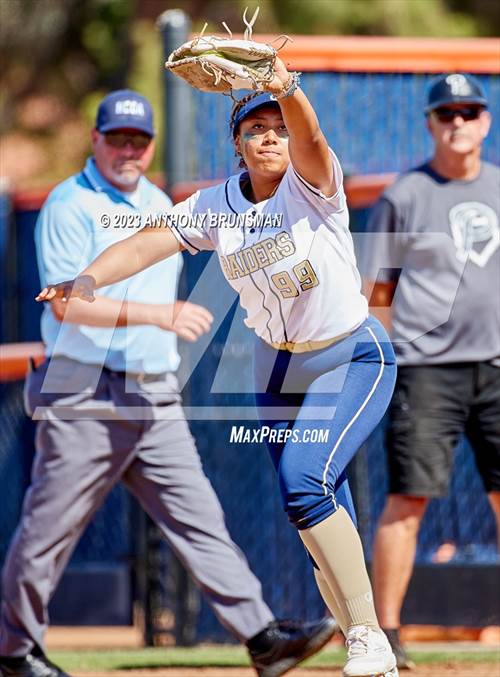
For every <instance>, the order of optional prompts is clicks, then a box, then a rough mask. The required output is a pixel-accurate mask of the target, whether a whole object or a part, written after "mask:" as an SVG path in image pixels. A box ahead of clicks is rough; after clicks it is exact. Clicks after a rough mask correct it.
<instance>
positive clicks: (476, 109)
mask: <svg viewBox="0 0 500 677" xmlns="http://www.w3.org/2000/svg"><path fill="white" fill-rule="evenodd" d="M483 110H484V109H483V108H481V107H480V106H464V107H463V108H445V107H443V108H436V109H435V110H433V111H432V112H433V113H434V115H435V116H436V117H437V119H438V120H439V122H451V121H452V120H454V119H455V118H456V117H457V115H460V117H461V118H462V120H464V122H469V121H470V120H477V119H478V117H479V116H480V115H481V113H482V111H483Z"/></svg>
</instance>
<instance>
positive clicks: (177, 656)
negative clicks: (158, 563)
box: [50, 646, 499, 671]
mask: <svg viewBox="0 0 500 677" xmlns="http://www.w3.org/2000/svg"><path fill="white" fill-rule="evenodd" d="M410 653H411V657H412V658H413V660H414V661H415V662H416V663H417V664H418V663H433V664H439V663H448V662H457V663H458V662H460V663H462V662H463V663H467V662H469V663H476V662H477V663H479V662H482V663H494V662H496V661H498V660H499V653H498V651H496V650H495V649H492V650H491V651H490V650H481V651H477V652H472V651H460V652H454V651H453V648H452V647H451V646H450V650H449V651H444V652H426V651H415V652H410ZM344 657H345V651H344V650H343V649H340V648H338V649H326V650H325V651H322V652H321V653H320V654H319V655H317V656H314V658H311V659H310V660H309V661H307V663H306V664H307V665H310V666H317V667H320V666H324V667H338V666H341V665H343V662H344ZM50 658H51V659H52V660H53V661H54V662H56V663H57V664H58V665H60V666H61V667H62V668H64V669H66V670H68V671H72V670H127V669H135V668H143V669H144V668H160V667H186V668H187V667H191V668H192V667H200V666H204V667H239V666H246V665H249V662H248V658H247V653H246V651H245V649H244V648H243V647H238V646H199V647H193V648H192V649H182V648H169V649H156V648H155V649H123V650H121V651H117V650H113V651H103V650H101V651H90V650H89V651H85V650H81V651H52V652H51V653H50Z"/></svg>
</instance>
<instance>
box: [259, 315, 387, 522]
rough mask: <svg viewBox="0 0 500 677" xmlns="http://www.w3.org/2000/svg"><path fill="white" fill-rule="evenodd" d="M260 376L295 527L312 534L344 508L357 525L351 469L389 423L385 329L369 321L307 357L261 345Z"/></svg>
mask: <svg viewBox="0 0 500 677" xmlns="http://www.w3.org/2000/svg"><path fill="white" fill-rule="evenodd" d="M254 376H255V385H256V389H255V392H256V403H257V409H258V412H259V418H260V421H261V424H262V425H266V426H268V427H269V428H270V429H271V430H273V429H274V430H276V433H275V434H274V438H273V437H272V436H271V435H270V436H269V439H268V441H267V444H268V448H269V451H270V453H271V457H272V460H273V463H274V466H275V468H276V470H277V472H278V478H279V484H280V489H281V495H282V499H283V505H284V508H285V510H286V512H287V513H288V517H289V519H290V521H291V522H292V523H293V524H295V526H296V527H297V528H298V529H307V528H309V527H312V526H314V525H315V524H318V523H319V522H321V521H323V520H324V519H326V518H327V517H329V516H330V515H331V514H333V513H334V512H335V511H336V510H337V509H338V508H339V506H341V505H342V506H343V507H344V508H345V509H346V510H347V512H348V513H349V515H350V516H351V519H352V520H353V522H354V524H356V515H355V511H354V505H353V501H352V496H351V492H350V489H349V484H348V481H347V476H346V468H347V465H348V464H349V462H350V461H351V459H352V458H353V456H354V454H355V453H356V451H357V450H358V449H359V448H360V446H361V445H362V444H363V442H365V440H366V439H367V438H368V436H369V435H370V434H371V432H372V431H373V430H374V429H375V428H376V426H377V425H378V423H379V422H380V420H381V419H382V417H383V415H384V412H385V410H386V409H387V406H388V405H389V402H390V400H391V396H392V392H393V389H394V384H395V380H396V359H395V356H394V351H393V349H392V345H391V342H390V339H389V337H388V336H387V333H386V332H385V329H384V328H383V326H382V325H381V324H380V322H378V320H376V319H375V318H374V317H371V316H370V317H368V319H367V320H365V322H363V324H361V325H360V326H359V327H358V328H357V329H356V330H355V331H354V332H352V333H351V334H350V335H349V336H348V337H346V338H344V339H342V340H340V341H338V342H337V343H334V344H333V345H331V346H328V347H327V348H324V349H322V350H313V351H311V352H307V353H290V352H288V351H285V350H275V349H274V348H272V347H271V346H269V345H268V344H267V343H265V341H263V340H261V339H257V342H256V347H255V354H254ZM315 429H316V430H321V431H322V435H321V436H318V435H314V434H313V432H312V431H313V430H315ZM286 430H289V431H290V432H289V433H288V438H287V439H286V441H284V440H285V438H286V437H287V434H286V433H285V431H286ZM280 431H281V434H280ZM292 431H293V434H292ZM326 436H327V439H326V440H325V439H324V438H325V437H326ZM313 437H320V439H319V441H315V442H311V441H310V440H311V438H313ZM381 462H382V459H381Z"/></svg>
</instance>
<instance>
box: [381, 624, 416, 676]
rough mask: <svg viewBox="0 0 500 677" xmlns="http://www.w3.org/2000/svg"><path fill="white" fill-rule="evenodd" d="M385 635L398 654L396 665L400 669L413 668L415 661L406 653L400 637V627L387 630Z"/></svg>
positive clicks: (393, 650) (394, 652)
mask: <svg viewBox="0 0 500 677" xmlns="http://www.w3.org/2000/svg"><path fill="white" fill-rule="evenodd" d="M384 632H385V635H386V637H387V639H388V640H389V644H390V645H391V649H392V652H393V654H394V655H395V656H396V665H397V667H398V668H399V669H400V670H413V668H414V667H415V663H414V662H413V661H412V660H411V658H410V657H409V656H408V654H407V653H406V651H405V649H404V647H403V645H402V644H401V640H400V639H399V629H397V628H396V629H393V630H385V629H384Z"/></svg>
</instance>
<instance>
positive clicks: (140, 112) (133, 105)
mask: <svg viewBox="0 0 500 677" xmlns="http://www.w3.org/2000/svg"><path fill="white" fill-rule="evenodd" d="M115 115H136V116H137V117H140V118H143V117H144V116H145V115H146V112H145V110H144V104H143V103H142V101H136V100H135V99H125V100H124V101H117V102H116V103H115Z"/></svg>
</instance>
